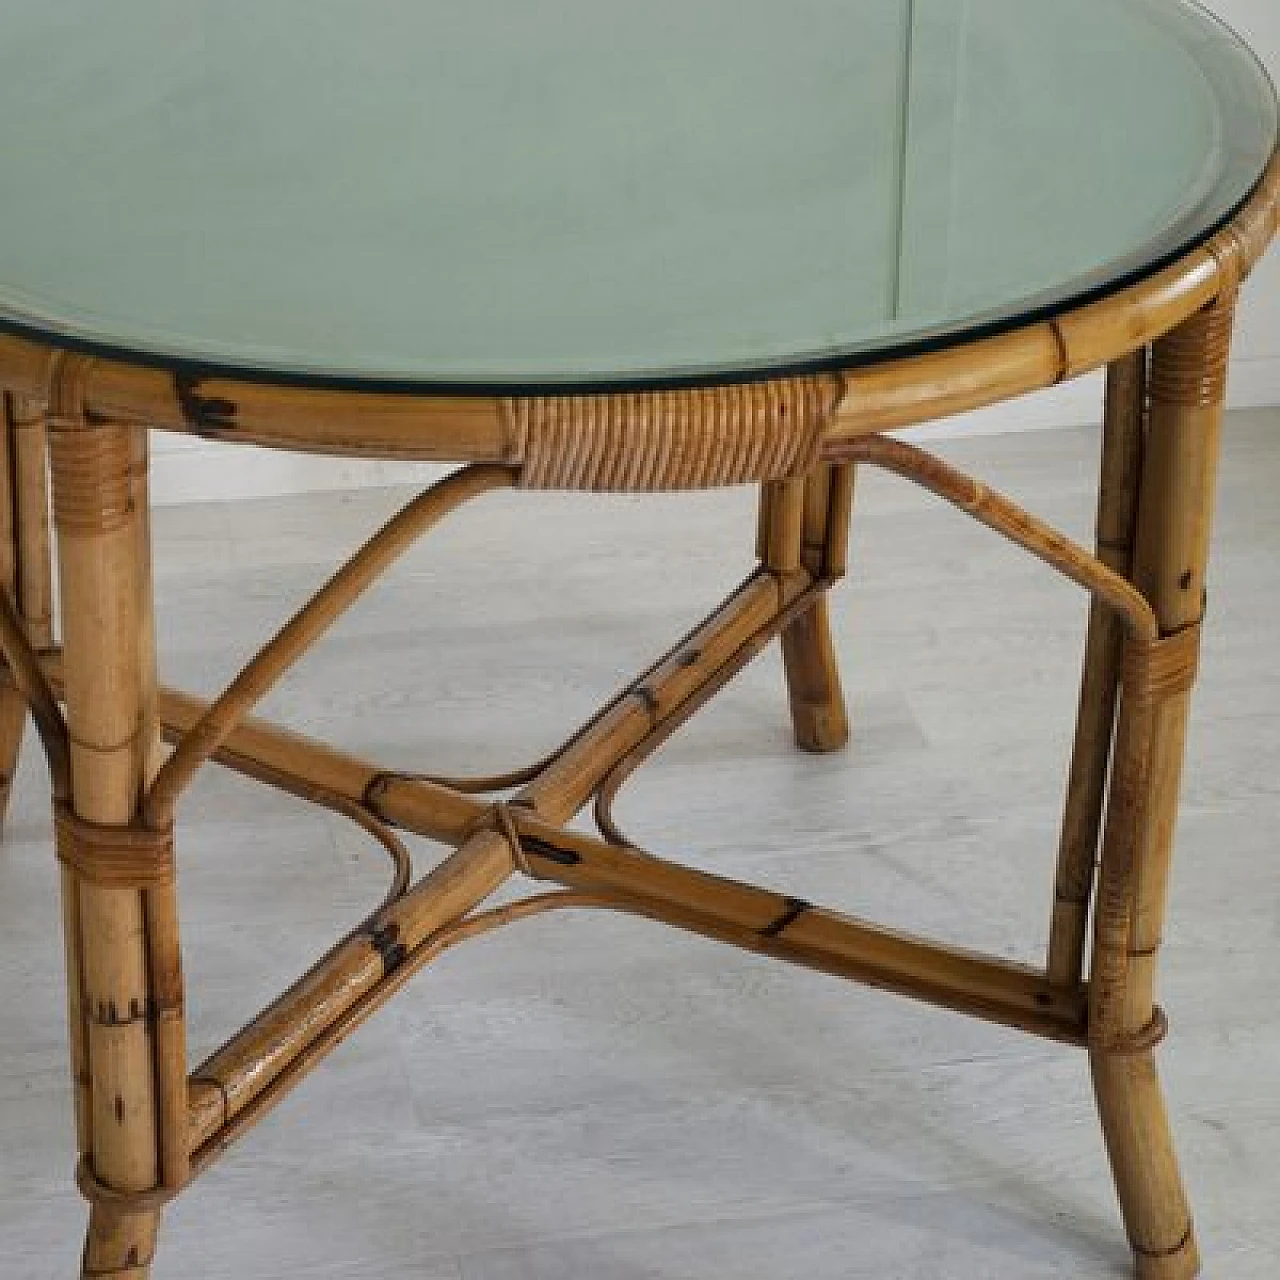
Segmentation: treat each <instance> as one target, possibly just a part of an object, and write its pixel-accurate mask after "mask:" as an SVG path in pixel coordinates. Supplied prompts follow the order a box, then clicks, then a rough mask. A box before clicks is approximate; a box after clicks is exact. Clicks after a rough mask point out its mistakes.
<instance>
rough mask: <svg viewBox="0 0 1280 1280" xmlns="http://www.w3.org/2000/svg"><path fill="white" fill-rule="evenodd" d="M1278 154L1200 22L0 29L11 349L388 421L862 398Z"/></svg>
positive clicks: (183, 19) (196, 20)
mask: <svg viewBox="0 0 1280 1280" xmlns="http://www.w3.org/2000/svg"><path fill="white" fill-rule="evenodd" d="M1276 131H1277V113H1276V101H1275V95H1274V93H1273V91H1272V88H1271V86H1270V83H1269V81H1268V80H1267V77H1266V75H1265V73H1264V72H1263V70H1262V69H1261V67H1260V66H1259V65H1258V63H1257V61H1256V60H1255V59H1254V58H1253V56H1252V55H1251V54H1250V53H1249V52H1248V50H1247V49H1246V48H1245V47H1244V46H1243V45H1242V44H1241V43H1240V42H1239V41H1238V40H1237V39H1236V37H1235V36H1233V35H1232V34H1231V33H1230V32H1229V31H1228V30H1227V29H1226V28H1225V27H1223V26H1221V25H1220V24H1219V23H1218V22H1217V21H1216V20H1215V19H1213V18H1212V17H1210V16H1209V15H1208V14H1206V13H1205V12H1204V11H1202V10H1200V9H1198V8H1196V7H1195V6H1194V5H1192V4H1190V3H1187V2H1186V0H1073V2H1072V3H1070V4H1064V3H1062V0H787V2H786V3H780V2H779V0H696V2H694V0H645V2H644V3H643V4H637V3H633V2H631V0H626V2H624V0H539V2H538V3H537V4H530V3H528V2H527V0H359V3H356V2H355V0H270V3H263V0H114V2H113V3H111V4H104V3H102V2H101V0H58V3H56V4H54V3H40V4H32V3H29V2H28V0H0V327H2V328H6V329H9V330H11V331H17V332H20V333H25V334H34V335H37V336H39V337H40V338H41V339H43V340H48V341H52V342H54V343H56V344H60V345H64V346H71V347H77V348H81V349H89V350H93V351H98V352H100V353H106V354H109V355H113V356H118V357H124V358H127V359H130V360H133V361H138V362H143V363H149V364H159V365H162V366H167V367H174V368H181V369H186V370H192V371H199V372H203V373H211V372H217V373H222V374H230V375H232V376H242V377H243V376H248V377H268V378H272V379H278V380H286V381H298V380H301V381H316V382H323V383H331V384H337V385H358V386H378V387H382V388H385V389H414V390H432V389H441V390H443V389H446V388H448V389H453V390H463V389H467V390H477V391H482V390H487V391H495V392H499V393H507V392H512V391H516V390H525V391H531V390H539V389H550V388H560V389H564V388H566V387H573V388H580V389H581V388H587V387H591V388H601V387H609V386H622V385H670V384H676V383H680V382H683V381H685V380H724V381H729V380H733V379H735V378H744V377H756V376H762V375H765V374H770V373H779V374H780V373H789V372H795V371H799V370H804V369H817V368H824V367H839V366H842V365H843V366H848V365H853V364H858V363H861V362H865V361H867V360H870V359H877V358H882V357H884V356H887V355H896V354H902V353H906V352H909V351H914V350H918V349H921V348H924V347H932V346H938V345H943V344H946V343H949V342H955V341H959V340H961V339H964V338H969V337H972V336H975V335H977V334H979V333H982V332H986V331H992V330H995V329H998V328H1001V327H1005V326H1009V325H1012V324H1016V323H1020V322H1022V321H1024V320H1029V319H1031V318H1033V317H1035V316H1037V315H1040V314H1043V313H1045V312H1047V311H1049V310H1051V309H1056V308H1059V307H1061V306H1063V305H1066V304H1068V303H1071V302H1075V301H1079V300H1083V299H1084V298H1087V297H1092V296H1097V295H1099V294H1100V293H1102V292H1105V291H1106V290H1108V289H1111V288H1114V287H1117V286H1119V285H1121V284H1125V283H1129V282H1130V281H1132V280H1134V279H1136V278H1137V277H1138V276H1140V275H1141V274H1143V273H1145V272H1147V271H1150V270H1152V269H1154V268H1155V267H1158V266H1161V265H1164V264H1165V263H1166V262H1168V261H1170V260H1171V259H1173V258H1174V257H1176V256H1178V255H1179V254H1181V253H1183V252H1185V251H1186V250H1188V249H1189V248H1191V247H1192V246H1193V245H1195V244H1196V243H1197V242H1198V241H1199V240H1201V239H1203V238H1204V237H1205V236H1207V235H1208V234H1210V233H1212V232H1213V231H1215V230H1217V228H1218V227H1219V226H1220V225H1221V224H1222V223H1223V222H1224V221H1225V220H1226V219H1227V218H1228V217H1230V216H1231V215H1232V214H1233V213H1234V212H1235V211H1236V209H1237V208H1238V207H1239V206H1240V204H1241V203H1242V202H1243V201H1244V200H1245V199H1246V198H1247V196H1248V195H1249V194H1250V192H1251V191H1252V189H1253V188H1254V186H1255V185H1256V183H1257V181H1258V179H1259V177H1260V176H1261V174H1262V171H1263V169H1264V168H1265V166H1266V164H1267V162H1268V160H1269V158H1270V156H1271V153H1272V150H1273V147H1274V146H1275V142H1276Z"/></svg>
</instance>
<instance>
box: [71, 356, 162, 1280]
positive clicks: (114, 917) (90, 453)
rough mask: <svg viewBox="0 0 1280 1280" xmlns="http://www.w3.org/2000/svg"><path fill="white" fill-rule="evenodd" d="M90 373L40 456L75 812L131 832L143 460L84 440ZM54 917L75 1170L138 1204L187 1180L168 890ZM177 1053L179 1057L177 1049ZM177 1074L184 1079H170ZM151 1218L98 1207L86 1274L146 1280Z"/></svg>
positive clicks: (142, 609)
mask: <svg viewBox="0 0 1280 1280" xmlns="http://www.w3.org/2000/svg"><path fill="white" fill-rule="evenodd" d="M88 370H89V365H88V362H85V361H82V360H80V359H79V358H77V357H67V358H65V359H64V360H63V362H62V363H61V365H60V366H59V369H58V370H57V375H56V377H55V383H54V387H53V397H52V403H51V426H52V427H53V430H52V433H51V452H52V463H53V467H52V470H53V489H54V512H55V519H56V522H57V528H58V562H59V572H60V578H61V601H62V615H63V618H62V620H63V635H64V663H65V677H66V714H67V721H68V727H69V730H70V734H71V738H72V748H71V767H72V792H73V808H74V813H75V815H76V817H77V818H78V819H81V820H84V821H86V822H88V823H92V824H96V826H97V827H99V828H109V829H121V828H128V827H130V826H131V825H132V824H134V823H135V821H136V817H137V813H138V806H139V797H140V792H141V788H142V785H143V784H144V782H145V781H146V780H147V777H148V774H149V771H150V770H151V769H152V768H153V766H154V760H155V743H156V726H155V724H154V723H153V718H154V714H155V705H154V695H153V688H154V674H153V672H152V671H151V670H150V667H151V663H152V655H153V649H152V641H151V635H150V631H151V620H150V613H149V599H150V589H149V583H148V582H147V577H148V572H149V565H148V562H147V557H146V556H145V555H144V554H143V543H144V541H145V535H146V523H145V520H143V519H142V517H141V514H140V499H143V498H144V496H145V489H144V487H143V486H142V485H141V484H140V483H139V476H138V467H139V465H140V464H141V461H142V459H143V458H144V457H145V454H144V453H143V450H142V448H141V446H140V444H139V442H138V439H137V437H138V434H139V431H138V429H135V428H130V427H127V426H124V425H120V424H114V423H113V424H104V425H94V426H89V425H88V424H86V422H85V421H84V418H83V416H82V409H81V406H82V398H83V392H82V386H83V380H84V378H85V377H86V376H87V374H88ZM71 884H72V887H73V889H75V890H78V892H75V893H74V895H73V898H74V900H73V901H72V903H71V904H70V905H69V908H68V912H67V918H68V921H69V922H71V923H72V925H73V926H75V925H77V924H78V929H79V937H78V938H77V939H74V940H72V945H71V946H70V947H69V950H70V951H71V952H73V953H74V954H75V958H76V961H77V962H78V963H77V964H76V967H75V968H73V969H72V973H74V972H75V971H76V968H78V969H79V970H80V972H81V973H82V975H83V991H82V999H83V1015H82V1026H81V1033H82V1035H83V1046H84V1051H85V1054H86V1058H87V1066H88V1089H87V1095H88V1096H87V1098H86V1099H85V1108H86V1113H87V1124H86V1129H87V1133H86V1134H85V1136H86V1137H87V1138H88V1147H89V1151H88V1156H89V1161H88V1167H89V1172H90V1173H91V1175H92V1176H93V1177H94V1178H96V1180H97V1182H98V1183H99V1184H101V1185H102V1186H103V1187H105V1188H107V1189H109V1190H110V1191H111V1192H115V1193H121V1194H124V1195H126V1196H127V1195H130V1194H145V1193H148V1192H152V1191H154V1190H155V1189H156V1188H158V1187H161V1186H170V1187H176V1186H177V1185H180V1183H181V1180H182V1178H183V1176H184V1162H185V1154H186V1141H185V1129H182V1130H179V1131H178V1132H177V1133H176V1134H175V1133H174V1132H172V1114H171V1111H170V1108H171V1106H172V1105H173V1101H174V1098H175V1097H181V1096H182V1095H183V1093H184V1089H185V1086H184V1084H183V1083H182V1082H184V1081H185V1062H184V1060H183V1053H182V1051H181V1042H182V1039H183V1026H182V1013H181V972H180V968H179V966H178V963H177V934H176V911H175V901H174V892H173V886H172V884H171V883H169V884H167V885H164V886H149V887H146V888H141V887H132V886H128V885H115V884H112V885H108V884H107V883H104V882H103V880H102V879H99V878H96V877H95V876H94V875H90V874H87V873H86V874H76V875H74V877H73V878H72V881H71ZM175 1045H177V1046H178V1047H177V1048H176V1049H175ZM177 1073H180V1074H181V1081H180V1080H177V1079H174V1078H173V1077H174V1076H175V1074H177ZM158 1220H159V1214H158V1212H157V1211H155V1210H154V1209H151V1208H145V1209H143V1208H137V1207H135V1206H133V1205H129V1204H111V1203H108V1202H107V1201H106V1200H104V1199H98V1200H97V1201H96V1202H95V1203H94V1205H93V1207H92V1212H91V1215H90V1224H89V1232H88V1239H87V1242H86V1246H85V1255H84V1275H85V1276H86V1277H88V1276H94V1277H100V1276H110V1277H113V1278H115V1280H146V1277H147V1276H148V1275H149V1272H150V1264H151V1259H152V1256H153V1253H154V1248H155V1237H156V1228H157V1225H158Z"/></svg>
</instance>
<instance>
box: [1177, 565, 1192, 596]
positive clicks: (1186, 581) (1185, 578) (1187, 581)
mask: <svg viewBox="0 0 1280 1280" xmlns="http://www.w3.org/2000/svg"><path fill="white" fill-rule="evenodd" d="M1195 580H1196V576H1195V574H1194V573H1192V572H1191V570H1190V569H1188V570H1187V571H1186V573H1184V574H1183V575H1182V577H1181V578H1179V579H1178V585H1179V586H1180V587H1181V588H1182V589H1183V591H1190V590H1191V585H1192V583H1194V582H1195Z"/></svg>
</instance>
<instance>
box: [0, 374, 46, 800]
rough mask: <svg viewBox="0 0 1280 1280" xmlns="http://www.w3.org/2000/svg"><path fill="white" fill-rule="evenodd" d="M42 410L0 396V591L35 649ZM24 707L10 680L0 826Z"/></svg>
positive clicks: (1, 698)
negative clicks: (12, 607) (6, 597)
mask: <svg viewBox="0 0 1280 1280" xmlns="http://www.w3.org/2000/svg"><path fill="white" fill-rule="evenodd" d="M45 466H46V458H45V438H44V410H43V407H42V406H41V405H38V404H34V403H32V402H30V401H27V400H23V399H21V398H19V397H13V396H8V397H7V396H3V395H0V589H3V590H5V591H7V592H8V593H9V597H10V599H11V601H12V602H13V605H14V607H15V610H16V612H17V615H18V617H19V618H20V619H21V621H22V625H23V627H24V629H25V630H26V633H27V637H28V639H29V640H30V642H31V644H32V645H33V646H34V647H35V648H36V649H46V648H48V646H49V644H50V643H51V640H52V625H51V619H50V611H51V604H50V599H51V595H52V591H51V582H50V577H51V574H50V568H49V517H48V497H47V494H48V490H47V487H46V483H45ZM26 721H27V705H26V701H25V699H24V698H23V696H22V694H21V693H20V692H19V691H18V689H17V688H16V687H15V686H14V685H13V684H11V683H6V684H5V685H4V686H3V687H0V825H2V824H3V821H4V816H5V813H6V811H7V809H8V805H9V788H10V785H11V783H12V779H13V771H14V768H15V766H16V765H17V761H18V752H19V750H20V748H21V746H22V736H23V731H24V730H25V728H26Z"/></svg>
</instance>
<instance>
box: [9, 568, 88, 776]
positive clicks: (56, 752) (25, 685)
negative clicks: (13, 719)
mask: <svg viewBox="0 0 1280 1280" xmlns="http://www.w3.org/2000/svg"><path fill="white" fill-rule="evenodd" d="M0 653H2V654H3V655H4V660H5V662H7V663H8V664H9V675H10V678H11V679H12V680H13V682H14V684H15V685H17V687H18V689H19V690H20V691H21V693H22V695H23V697H25V698H26V700H27V702H28V704H29V705H30V707H31V717H32V719H33V720H34V721H35V722H36V730H37V731H38V732H39V734H40V741H41V743H42V744H43V745H44V753H45V756H46V757H47V758H48V761H49V775H50V777H51V778H52V779H53V794H54V799H55V800H67V799H69V798H70V796H71V742H70V739H69V738H68V735H67V725H66V721H65V720H64V719H63V718H62V709H61V708H60V707H59V706H58V700H57V699H56V698H55V697H54V696H53V690H52V689H51V688H50V687H49V681H48V680H47V679H45V674H44V669H43V667H41V665H40V659H39V658H38V657H36V653H35V650H34V649H33V648H32V647H31V642H30V641H29V640H28V639H27V633H26V630H25V628H24V627H23V625H22V623H20V622H19V621H18V619H17V617H16V616H15V614H14V612H13V606H12V605H11V604H10V603H9V600H8V599H7V597H5V594H4V592H0Z"/></svg>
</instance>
